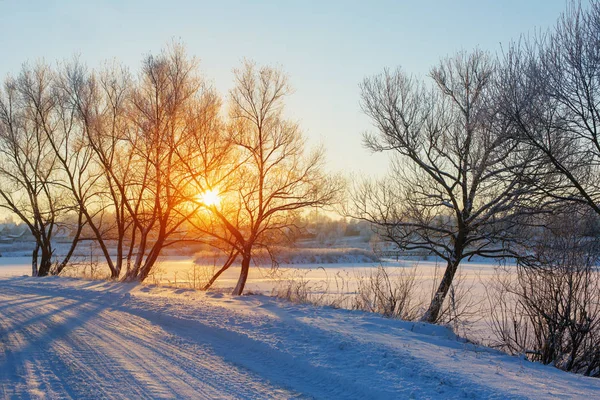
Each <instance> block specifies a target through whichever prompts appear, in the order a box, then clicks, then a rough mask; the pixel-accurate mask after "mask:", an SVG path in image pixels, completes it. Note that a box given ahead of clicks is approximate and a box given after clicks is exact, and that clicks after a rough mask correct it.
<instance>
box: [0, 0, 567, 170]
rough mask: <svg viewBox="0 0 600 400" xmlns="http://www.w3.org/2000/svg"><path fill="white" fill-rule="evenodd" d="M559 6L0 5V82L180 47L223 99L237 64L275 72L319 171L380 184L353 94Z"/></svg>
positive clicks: (550, 17)
mask: <svg viewBox="0 0 600 400" xmlns="http://www.w3.org/2000/svg"><path fill="white" fill-rule="evenodd" d="M565 7H566V1H565V0H521V1H516V0H495V1H494V0H454V1H450V0H447V1H443V0H430V1H402V0H398V1H376V0H373V1H308V0H305V1H283V0H282V1H247V2H243V1H227V0H226V1H212V2H204V1H175V0H171V1H154V0H147V1H141V0H140V1H138V0H136V1H133V0H132V1H128V0H123V1H83V0H80V1H75V0H73V1H71V0H63V1H58V0H55V1H53V0H45V1H34V0H0V54H2V57H1V58H0V59H1V61H0V75H1V76H5V75H6V74H7V73H17V72H18V70H19V68H20V66H21V64H22V63H23V62H25V61H27V60H29V61H35V60H37V59H44V60H46V61H47V62H54V61H57V60H62V59H65V58H69V57H71V56H72V55H73V54H77V53H78V54H80V55H81V58H82V59H83V60H84V61H86V62H87V63H88V64H89V65H90V66H92V67H94V66H97V65H99V63H100V62H101V61H102V60H105V59H111V58H116V59H118V60H120V61H121V62H123V63H124V64H126V65H128V66H129V67H130V68H131V69H132V70H134V71H135V70H136V69H137V67H138V66H139V64H140V61H141V59H142V57H143V56H144V55H145V54H147V53H149V52H157V51H159V50H160V48H161V47H163V46H164V45H165V43H167V42H168V41H170V40H172V39H173V38H175V39H178V40H181V41H183V42H184V43H185V44H186V46H187V49H188V51H189V53H190V54H193V55H196V56H198V57H199V58H200V60H201V64H200V65H201V69H202V70H203V72H204V73H205V75H206V77H207V78H208V79H209V80H210V81H212V83H213V84H214V85H215V86H216V88H217V89H218V90H219V92H221V93H222V94H223V95H225V94H226V93H227V90H228V89H229V88H230V86H231V82H232V72H231V70H232V69H233V68H234V67H236V66H238V65H239V64H240V61H241V60H242V59H243V58H250V59H254V60H255V61H257V62H258V63H260V64H270V65H277V66H281V67H282V68H283V69H284V70H285V71H286V72H287V73H288V74H289V76H290V79H291V83H292V86H293V87H294V88H295V93H294V95H293V96H292V97H291V98H290V99H289V101H288V108H287V114H288V115H289V116H290V117H292V118H294V119H296V120H298V121H299V122H300V123H301V126H302V127H303V130H304V132H305V133H306V135H307V136H308V137H309V141H310V143H311V144H323V145H324V146H325V148H326V150H327V156H328V160H329V168H331V169H332V170H336V171H343V172H354V173H359V174H360V173H364V174H370V175H374V174H381V173H383V172H384V171H385V170H386V168H387V157H386V156H382V155H381V154H375V155H372V154H369V153H368V152H367V151H366V150H364V149H363V148H362V147H361V133H362V132H364V131H365V130H368V129H370V125H369V121H368V119H367V118H366V117H365V116H364V115H362V113H361V111H360V107H359V89H358V84H359V82H360V81H361V80H362V79H363V78H364V77H365V76H367V75H372V74H375V73H378V72H380V71H381V70H382V69H383V68H384V67H396V66H398V65H401V66H402V67H403V68H404V69H405V70H407V71H409V72H412V73H416V74H421V75H423V76H425V75H426V74H427V72H428V71H429V68H430V67H431V66H432V65H434V64H435V63H436V62H438V61H439V59H440V58H441V57H445V56H447V55H451V54H453V53H454V52H456V51H458V50H461V49H465V50H469V49H472V48H474V47H477V46H478V47H479V48H482V49H486V50H490V51H493V52H494V51H498V50H499V49H500V44H501V43H504V44H506V43H508V42H509V41H510V40H511V39H513V38H518V37H519V35H522V34H528V33H532V32H534V30H535V29H546V28H548V27H550V26H551V25H553V24H554V23H555V21H556V18H557V17H558V15H559V14H560V12H561V11H562V10H563V9H564V8H565Z"/></svg>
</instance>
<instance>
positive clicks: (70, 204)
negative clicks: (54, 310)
mask: <svg viewBox="0 0 600 400" xmlns="http://www.w3.org/2000/svg"><path fill="white" fill-rule="evenodd" d="M55 84H56V79H55V75H54V73H53V72H52V70H51V69H50V68H49V67H47V66H45V65H42V64H39V65H37V66H35V67H34V68H29V67H27V66H24V67H23V70H22V71H21V73H20V75H19V77H18V78H17V79H11V78H8V79H7V81H6V83H5V85H4V93H2V96H1V98H0V180H1V184H0V197H1V198H2V200H3V202H2V203H0V205H1V206H2V207H3V208H5V209H8V210H9V211H11V212H12V213H14V214H15V215H17V216H18V218H19V219H20V220H21V221H22V222H23V223H25V224H26V225H27V227H28V228H29V231H30V232H31V234H32V236H33V237H34V239H35V248H34V251H33V255H32V275H34V276H35V275H38V276H45V275H48V274H50V273H54V274H58V273H60V272H61V271H62V269H63V268H64V267H65V265H67V263H68V262H69V260H70V258H71V256H72V254H73V252H74V250H75V248H76V246H77V243H78V241H79V236H80V234H81V230H82V228H83V224H84V221H83V216H82V214H81V212H80V209H79V208H78V207H77V203H76V202H74V200H73V198H72V197H71V196H70V195H69V192H68V191H67V190H65V188H66V187H68V185H69V182H68V179H67V176H68V178H73V177H74V176H75V175H76V176H77V179H85V178H84V175H85V169H86V167H87V164H88V162H89V157H88V156H87V155H86V154H85V152H81V151H80V150H81V148H80V143H78V142H77V141H73V140H71V135H70V125H69V123H70V122H71V118H70V116H68V115H66V114H65V110H64V109H63V108H62V107H61V104H60V98H59V96H58V95H57V93H56V90H55V89H56V87H55ZM59 148H60V149H59ZM61 156H64V157H65V158H64V159H62V158H61ZM67 167H69V168H72V171H73V174H74V175H69V174H68V173H67V169H66V168H67ZM73 214H74V215H75V216H76V218H75V219H76V220H77V222H76V223H75V225H74V226H69V227H67V226H66V221H67V219H68V217H69V215H73ZM61 228H62V229H68V228H71V229H70V230H72V232H71V233H72V236H71V239H72V240H71V244H70V246H69V248H68V250H67V252H66V254H64V255H63V257H62V258H60V259H59V258H58V256H57V254H55V248H54V244H53V237H54V236H55V234H56V233H57V231H58V230H59V229H61Z"/></svg>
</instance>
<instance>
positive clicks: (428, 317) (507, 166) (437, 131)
mask: <svg viewBox="0 0 600 400" xmlns="http://www.w3.org/2000/svg"><path fill="white" fill-rule="evenodd" d="M496 68H497V66H496V63H495V62H494V61H493V60H492V59H491V58H490V57H489V56H488V55H486V54H485V53H483V52H481V51H475V52H473V53H471V54H467V53H464V52H462V53H459V54H458V55H456V56H455V57H453V58H449V59H446V60H444V61H442V62H441V63H440V65H439V66H437V67H435V68H433V69H432V71H431V73H430V77H431V78H432V80H433V86H432V87H430V86H427V85H426V84H425V83H423V82H420V81H419V80H418V79H416V78H415V77H412V76H409V75H407V74H406V73H404V72H403V71H402V70H400V69H398V70H396V71H394V72H391V71H387V70H386V71H384V72H383V73H382V74H380V75H377V76H375V77H373V78H367V79H365V80H364V82H363V83H362V85H361V89H362V107H363V110H364V112H365V113H366V114H367V115H368V116H369V117H370V118H371V119H372V121H373V124H374V125H375V127H376V128H377V130H378V132H377V133H376V134H367V135H366V136H365V145H366V147H367V148H368V149H370V150H372V151H375V152H384V151H385V152H387V151H389V152H392V153H393V154H394V155H395V158H394V162H393V166H392V173H391V174H390V176H389V177H387V178H386V179H383V180H380V181H377V182H363V183H362V184H359V185H358V187H357V188H356V190H355V192H354V195H353V201H352V206H351V208H350V210H351V211H350V213H351V214H352V215H354V216H356V217H359V218H362V219H366V220H369V221H371V222H373V223H374V224H375V225H376V226H377V227H378V232H379V234H380V235H382V236H383V237H384V238H385V239H387V240H390V241H392V242H395V243H396V244H397V245H398V246H399V247H400V248H401V249H405V250H416V249H421V250H425V251H428V252H430V253H432V254H434V255H436V256H438V257H440V258H441V259H443V260H445V261H446V264H447V266H446V269H445V273H444V276H443V278H442V280H441V282H440V284H439V287H438V289H437V291H436V293H435V295H434V297H433V299H432V301H431V304H430V306H429V308H428V310H427V312H426V313H425V315H424V316H423V320H425V321H429V322H435V321H437V319H438V317H439V314H440V310H441V309H442V305H443V303H444V299H445V298H446V295H447V293H448V291H449V290H450V287H451V284H452V281H453V278H454V276H455V274H456V271H457V269H458V267H459V265H460V263H461V261H462V260H464V259H468V258H470V257H473V256H482V257H506V256H507V255H510V254H511V252H510V251H508V248H507V246H505V244H506V243H508V242H509V240H510V239H511V232H513V228H514V225H515V223H516V220H515V214H516V212H515V211H516V210H517V209H520V208H519V207H520V206H519V205H521V204H525V200H526V198H527V195H528V191H529V189H528V185H527V182H526V180H525V179H524V178H523V177H524V172H525V170H526V169H527V167H528V165H529V162H530V154H529V153H528V152H526V151H524V150H523V149H522V148H521V147H520V146H519V144H518V143H517V141H515V140H512V128H513V127H512V125H511V122H510V120H508V119H506V118H503V116H502V114H500V113H498V110H497V102H496V101H495V98H496V95H497V93H496V92H497V90H498V87H497V72H496ZM517 206H519V207H517Z"/></svg>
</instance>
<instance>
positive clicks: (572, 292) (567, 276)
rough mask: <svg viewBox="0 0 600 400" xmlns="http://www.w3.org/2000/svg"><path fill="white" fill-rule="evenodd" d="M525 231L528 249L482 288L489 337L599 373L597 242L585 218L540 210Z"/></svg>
mask: <svg viewBox="0 0 600 400" xmlns="http://www.w3.org/2000/svg"><path fill="white" fill-rule="evenodd" d="M545 219H546V227H545V228H544V229H537V232H529V233H530V237H529V243H530V246H529V249H528V250H529V252H530V253H531V254H532V255H533V256H532V257H529V258H527V259H526V261H527V262H526V263H519V264H518V266H517V268H516V269H513V268H507V270H506V271H505V273H504V274H500V275H498V276H497V277H496V280H495V282H494V284H493V286H492V287H490V288H488V290H487V294H488V299H489V302H490V319H489V323H490V327H491V330H492V332H493V333H494V334H495V336H496V339H497V340H496V342H495V343H493V345H494V346H497V347H499V348H501V349H503V350H505V351H508V352H510V353H515V354H519V353H520V354H523V353H524V354H526V355H527V356H528V357H529V358H530V359H531V360H533V361H539V362H541V363H543V364H552V365H554V366H556V367H557V368H560V369H563V370H566V371H572V372H578V373H583V374H585V375H589V376H597V377H598V376H600V273H599V272H598V270H597V269H596V268H595V265H597V262H598V260H599V256H600V248H599V247H598V242H597V240H596V238H595V237H590V236H586V234H585V230H586V227H585V221H584V220H578V219H574V218H573V216H572V214H571V213H568V214H563V213H561V214H559V215H557V216H551V215H548V216H545Z"/></svg>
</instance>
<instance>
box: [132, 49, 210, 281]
mask: <svg viewBox="0 0 600 400" xmlns="http://www.w3.org/2000/svg"><path fill="white" fill-rule="evenodd" d="M218 105H219V101H218V98H217V97H216V96H215V95H214V93H213V91H212V90H211V89H210V88H208V87H206V85H204V83H203V81H202V79H201V78H200V76H199V75H198V73H197V61H196V60H195V59H189V58H188V57H187V56H186V54H185V51H184V49H183V47H182V46H181V45H179V44H173V45H172V46H171V47H170V48H169V49H168V50H166V51H164V52H163V53H162V54H160V55H159V56H149V57H147V58H146V60H145V61H144V64H143V70H142V74H141V76H140V80H139V82H138V84H137V85H136V87H135V89H134V91H133V93H132V98H131V106H132V107H131V123H132V129H131V131H130V132H129V136H128V138H127V140H128V142H129V147H130V149H131V151H132V154H133V157H134V158H135V159H136V162H137V165H136V168H135V169H133V170H131V171H130V172H129V175H130V177H132V181H131V182H130V183H129V187H128V188H127V195H126V196H125V197H126V199H127V201H126V203H125V205H126V207H127V210H128V213H129V217H130V218H131V219H132V222H133V226H134V228H133V229H134V232H135V233H134V237H133V238H132V240H131V249H132V252H130V255H131V254H133V252H135V261H134V262H133V265H132V266H131V268H129V267H128V271H127V275H126V278H125V279H128V280H133V279H136V280H142V281H143V280H144V279H145V278H146V277H147V276H148V274H149V273H150V271H151V269H152V267H153V266H154V264H155V262H156V260H157V259H158V256H159V255H160V252H161V250H162V249H163V248H164V247H166V246H169V245H172V244H174V243H177V242H179V241H181V240H182V239H181V235H182V233H183V229H182V228H183V226H184V225H185V224H186V223H187V222H189V221H190V219H191V218H192V217H193V216H194V215H195V213H196V211H197V209H198V208H199V207H200V206H199V205H197V204H193V202H191V200H193V196H195V195H197V194H198V192H196V191H195V189H196V188H194V186H193V182H194V181H198V177H197V176H190V168H189V163H190V160H191V155H190V153H189V152H193V154H194V156H195V157H196V158H197V160H196V163H198V164H199V165H203V166H204V167H205V168H206V167H208V166H209V164H210V162H209V160H208V159H209V158H210V157H211V156H212V155H206V154H204V153H202V150H203V148H196V147H194V146H193V144H198V143H199V142H201V141H202V138H207V137H210V135H212V134H213V133H214V131H212V130H211V129H212V127H213V124H212V123H210V121H209V120H210V118H217V116H218V114H217V112H216V110H218ZM207 118H208V120H207ZM201 172H203V173H204V172H205V171H202V170H197V171H195V173H196V174H199V173H201ZM174 238H175V240H173V239H174ZM134 243H135V245H136V248H135V250H133V249H134V247H133V246H134Z"/></svg>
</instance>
